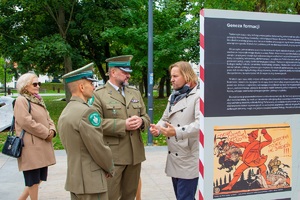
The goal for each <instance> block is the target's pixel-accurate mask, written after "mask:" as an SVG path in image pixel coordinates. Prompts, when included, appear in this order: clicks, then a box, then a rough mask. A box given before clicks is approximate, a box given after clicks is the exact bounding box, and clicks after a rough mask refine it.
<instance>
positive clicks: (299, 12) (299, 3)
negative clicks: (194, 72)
mask: <svg viewBox="0 0 300 200" xmlns="http://www.w3.org/2000/svg"><path fill="white" fill-rule="evenodd" d="M295 8H296V11H297V13H298V15H300V2H297V3H296V5H295Z"/></svg>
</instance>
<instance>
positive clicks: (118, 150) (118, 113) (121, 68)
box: [93, 55, 150, 200]
mask: <svg viewBox="0 0 300 200" xmlns="http://www.w3.org/2000/svg"><path fill="white" fill-rule="evenodd" d="M131 59H132V56H131V55H129V56H118V57H113V58H109V59H107V60H106V62H108V67H109V80H108V82H107V83H106V84H105V85H104V86H102V87H99V88H96V90H95V92H94V98H95V99H94V103H93V106H94V107H95V108H96V109H97V111H98V112H99V113H100V116H101V118H102V120H103V121H102V127H103V135H104V142H105V144H106V145H108V146H109V147H110V148H111V150H112V153H113V160H114V164H115V174H114V177H113V178H112V179H109V180H108V195H109V199H110V200H118V199H120V200H134V199H135V195H136V191H137V186H138V182H139V178H140V171H141V163H142V162H143V161H144V160H146V158H145V149H144V144H143V140H142V136H141V132H142V131H144V130H146V129H148V127H149V125H150V118H149V116H148V115H147V113H146V108H145V104H144V102H143V98H142V96H141V93H140V92H139V90H138V89H136V88H134V87H131V86H128V80H129V78H130V73H131V72H132V70H131V67H130V61H131Z"/></svg>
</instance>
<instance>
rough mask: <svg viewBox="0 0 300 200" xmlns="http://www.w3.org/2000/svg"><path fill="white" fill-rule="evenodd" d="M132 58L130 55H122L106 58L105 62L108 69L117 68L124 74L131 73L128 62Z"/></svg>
mask: <svg viewBox="0 0 300 200" xmlns="http://www.w3.org/2000/svg"><path fill="white" fill-rule="evenodd" d="M132 58H133V56H132V55H124V56H116V57H112V58H107V59H106V60H105V61H106V62H107V63H108V67H118V68H119V69H121V70H122V71H124V72H128V73H131V72H132V69H131V67H130V61H131V59H132Z"/></svg>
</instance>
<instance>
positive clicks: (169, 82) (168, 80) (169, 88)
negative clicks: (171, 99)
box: [166, 76, 172, 97]
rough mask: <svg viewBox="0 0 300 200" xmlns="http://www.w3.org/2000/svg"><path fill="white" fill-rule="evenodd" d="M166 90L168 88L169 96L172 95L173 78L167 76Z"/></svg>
mask: <svg viewBox="0 0 300 200" xmlns="http://www.w3.org/2000/svg"><path fill="white" fill-rule="evenodd" d="M166 90H167V97H168V96H170V95H171V92H172V91H171V78H170V76H167V78H166Z"/></svg>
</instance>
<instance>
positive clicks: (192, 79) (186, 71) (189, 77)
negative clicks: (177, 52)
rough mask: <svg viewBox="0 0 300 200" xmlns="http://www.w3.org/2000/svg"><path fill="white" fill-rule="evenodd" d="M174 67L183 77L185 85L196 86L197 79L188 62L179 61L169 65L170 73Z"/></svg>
mask: <svg viewBox="0 0 300 200" xmlns="http://www.w3.org/2000/svg"><path fill="white" fill-rule="evenodd" d="M174 67H178V69H179V71H180V73H181V74H182V76H183V77H184V80H185V81H186V83H195V84H197V82H198V77H197V75H196V73H195V71H194V69H193V68H192V66H191V64H190V63H189V62H185V61H179V62H176V63H174V64H172V65H170V67H169V71H170V73H171V70H172V69H173V68H174Z"/></svg>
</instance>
